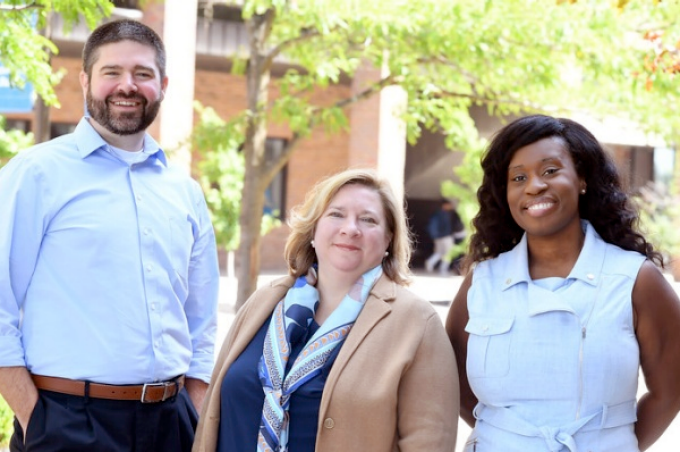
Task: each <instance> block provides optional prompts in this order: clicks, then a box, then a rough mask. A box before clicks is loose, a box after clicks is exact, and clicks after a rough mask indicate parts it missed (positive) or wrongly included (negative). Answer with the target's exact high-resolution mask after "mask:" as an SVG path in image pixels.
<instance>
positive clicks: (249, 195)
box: [236, 9, 274, 309]
mask: <svg viewBox="0 0 680 452" xmlns="http://www.w3.org/2000/svg"><path fill="white" fill-rule="evenodd" d="M273 21H274V10H273V9H270V10H268V11H267V12H265V13H264V14H261V15H253V16H252V17H251V18H250V19H249V20H248V22H247V23H246V25H247V27H248V32H249V35H250V60H249V62H248V71H247V73H246V78H247V95H248V110H249V113H250V114H249V117H248V123H247V126H246V132H245V141H244V146H243V153H244V158H245V176H244V181H243V191H242V197H241V214H240V217H239V225H240V229H241V240H240V242H239V246H238V249H237V250H236V261H237V262H236V275H237V278H238V289H237V291H236V309H238V308H240V307H241V306H242V305H243V303H245V301H246V300H247V299H248V297H249V296H250V295H251V294H252V293H253V292H254V291H255V289H256V288H257V277H258V275H259V273H260V242H261V236H260V230H261V228H262V212H263V209H264V192H265V189H266V188H267V184H268V179H269V177H267V176H268V175H267V168H266V162H265V161H264V156H265V144H266V140H267V121H266V116H265V114H264V111H263V108H264V107H265V106H266V105H267V102H268V88H269V82H270V79H271V73H270V71H271V67H270V63H269V61H268V59H267V49H266V45H267V40H268V38H269V33H270V32H271V27H272V23H273Z"/></svg>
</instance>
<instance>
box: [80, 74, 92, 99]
mask: <svg viewBox="0 0 680 452" xmlns="http://www.w3.org/2000/svg"><path fill="white" fill-rule="evenodd" d="M80 86H81V88H83V97H85V96H86V95H87V89H88V88H89V87H90V77H88V76H87V74H86V73H85V71H80Z"/></svg>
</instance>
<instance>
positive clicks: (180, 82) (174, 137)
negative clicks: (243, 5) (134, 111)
mask: <svg viewBox="0 0 680 452" xmlns="http://www.w3.org/2000/svg"><path fill="white" fill-rule="evenodd" d="M197 11H198V2H197V0H165V13H164V25H163V41H164V42H165V51H166V53H167V75H168V80H169V83H168V89H167V91H166V95H165V99H164V100H163V103H162V112H161V115H160V144H161V147H162V148H163V149H164V150H165V151H169V152H170V153H171V158H172V160H173V162H174V163H175V164H176V165H178V166H182V167H184V168H186V170H187V172H189V171H190V170H191V147H190V146H189V145H188V144H187V143H186V142H187V139H188V137H189V136H190V135H191V131H192V129H193V123H194V108H193V102H194V78H195V71H196V19H197Z"/></svg>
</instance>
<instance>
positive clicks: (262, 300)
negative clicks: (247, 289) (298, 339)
mask: <svg viewBox="0 0 680 452" xmlns="http://www.w3.org/2000/svg"><path fill="white" fill-rule="evenodd" d="M293 282H294V279H293V278H292V277H285V278H281V279H278V280H276V281H273V282H272V283H271V284H270V285H269V286H267V287H264V288H261V289H260V290H258V291H257V292H256V293H255V294H253V296H251V297H250V299H249V300H248V301H247V302H246V303H245V304H244V306H243V308H242V309H241V310H240V311H239V312H238V314H237V316H236V318H235V320H234V323H233V324H232V327H231V330H230V331H229V333H228V335H227V337H226V339H225V341H224V344H223V345H222V349H221V351H220V354H219V356H218V358H217V363H216V365H215V369H214V371H213V376H212V384H211V385H210V388H209V389H208V393H207V395H206V399H205V403H204V404H203V411H202V413H201V417H200V420H199V424H198V429H197V432H196V441H195V443H194V448H193V452H214V451H215V449H216V447H217V435H218V432H219V425H220V388H221V385H222V379H223V378H224V375H225V373H226V371H227V369H229V366H230V365H231V364H232V363H233V362H234V360H235V359H236V358H237V357H238V356H239V355H240V353H241V352H242V351H243V350H244V349H245V348H246V346H247V345H248V343H249V342H250V341H251V339H252V338H253V337H254V336H255V334H256V333H257V331H258V330H259V329H260V328H261V327H262V324H263V323H264V322H265V321H266V320H267V319H268V318H269V317H270V316H271V314H272V312H273V310H274V307H275V306H276V304H277V303H278V302H279V301H280V300H281V299H282V298H283V297H284V296H285V294H286V292H287V290H288V288H289V287H291V286H292V284H293ZM457 375H458V373H457V371H456V364H455V358H454V354H453V350H452V347H451V344H450V342H449V339H448V337H447V335H446V333H445V331H444V327H443V326H442V322H441V319H440V317H439V315H438V314H437V313H436V312H435V310H434V309H433V308H432V306H431V305H430V304H429V303H428V302H426V301H424V300H422V299H420V298H419V297H417V296H416V295H414V294H413V293H411V292H409V291H408V290H406V289H405V288H403V287H401V286H399V285H397V284H395V283H394V282H392V281H391V280H389V279H388V278H387V277H386V276H384V275H383V276H382V277H381V278H380V279H379V280H378V282H377V283H376V285H375V286H374V287H373V289H372V290H371V293H370V294H369V297H368V299H367V300H366V305H365V306H364V309H363V310H362V311H361V313H360V314H359V317H358V318H357V321H356V323H355V324H354V327H353V328H352V331H351V332H350V334H349V335H348V336H347V339H346V340H345V343H344V344H343V346H342V349H341V350H340V353H339V354H338V357H337V359H336V361H335V363H334V364H333V368H332V369H331V372H330V374H329V376H328V379H327V381H326V386H325V388H324V391H323V395H322V398H321V406H320V408H319V425H318V429H317V439H316V451H317V452H350V451H351V452H362V451H365V452H395V451H401V452H423V451H427V452H452V451H453V450H454V448H455V443H456V434H457V426H458V408H459V394H458V377H457ZM253 450H255V443H253ZM229 452H232V451H229ZM233 452H243V451H233ZM292 452H295V450H294V448H292Z"/></svg>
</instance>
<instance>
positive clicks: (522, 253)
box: [502, 220, 606, 290]
mask: <svg viewBox="0 0 680 452" xmlns="http://www.w3.org/2000/svg"><path fill="white" fill-rule="evenodd" d="M581 227H582V228H583V230H584V232H585V240H584V242H583V248H581V252H580V253H579V256H578V259H577V260H576V264H574V267H573V268H572V269H571V272H570V273H569V276H567V278H572V279H578V280H580V281H583V282H585V283H586V284H590V285H591V286H596V285H597V283H598V281H599V279H600V276H601V275H600V274H601V271H602V266H603V265H604V255H605V247H606V243H605V242H604V240H602V238H601V237H600V235H599V234H598V233H597V231H595V228H594V227H593V226H592V225H591V224H590V222H589V221H587V220H581ZM528 253H529V252H528V248H527V235H526V232H525V233H524V235H522V240H520V242H519V243H518V244H517V245H516V246H515V247H514V248H513V249H512V250H511V251H510V255H509V257H510V265H508V272H507V277H506V279H505V280H504V281H503V283H504V284H503V289H502V290H507V289H509V288H510V287H512V286H514V285H515V284H519V283H521V282H527V283H528V282H530V281H531V276H530V275H529V254H528Z"/></svg>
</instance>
